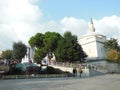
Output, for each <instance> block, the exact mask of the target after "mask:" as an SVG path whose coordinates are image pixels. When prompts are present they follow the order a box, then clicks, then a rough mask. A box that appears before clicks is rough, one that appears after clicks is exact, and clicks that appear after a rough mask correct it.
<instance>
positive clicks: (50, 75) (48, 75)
mask: <svg viewBox="0 0 120 90" xmlns="http://www.w3.org/2000/svg"><path fill="white" fill-rule="evenodd" d="M67 76H68V75H67V74H37V75H35V74H31V75H3V76H2V79H31V78H62V77H67Z"/></svg>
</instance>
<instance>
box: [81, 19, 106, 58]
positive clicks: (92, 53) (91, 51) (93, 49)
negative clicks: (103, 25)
mask: <svg viewBox="0 0 120 90" xmlns="http://www.w3.org/2000/svg"><path fill="white" fill-rule="evenodd" d="M105 41H106V36H104V35H101V34H97V33H96V32H95V27H94V24H93V21H92V19H91V22H90V28H89V33H88V34H87V35H85V36H83V37H81V38H80V40H79V44H80V45H81V47H82V48H83V51H84V52H85V53H86V54H87V55H88V57H87V58H86V59H87V60H101V59H105V57H106V52H107V51H106V49H105V48H104V42H105Z"/></svg>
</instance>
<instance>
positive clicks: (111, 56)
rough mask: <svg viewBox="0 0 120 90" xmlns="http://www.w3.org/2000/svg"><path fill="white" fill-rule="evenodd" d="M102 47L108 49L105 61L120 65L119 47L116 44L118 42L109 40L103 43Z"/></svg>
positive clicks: (112, 39)
mask: <svg viewBox="0 0 120 90" xmlns="http://www.w3.org/2000/svg"><path fill="white" fill-rule="evenodd" d="M104 47H105V48H107V49H108V53H107V55H106V60H107V61H111V62H118V63H120V45H119V44H118V40H117V39H114V38H110V40H107V41H106V42H105V43H104Z"/></svg>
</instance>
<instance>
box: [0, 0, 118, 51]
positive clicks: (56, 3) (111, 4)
mask: <svg viewBox="0 0 120 90" xmlns="http://www.w3.org/2000/svg"><path fill="white" fill-rule="evenodd" d="M119 3H120V0H0V51H2V50H7V49H12V45H13V42H18V41H22V42H23V43H24V44H26V45H29V44H28V40H29V39H30V37H32V36H34V35H35V34H36V33H43V34H44V33H45V32H47V31H50V32H58V33H60V34H61V35H63V34H64V32H66V31H71V32H72V34H74V35H77V36H78V40H79V38H80V37H82V36H84V35H86V34H87V33H88V31H89V24H90V19H91V18H92V19H93V23H94V26H95V29H96V32H97V33H99V34H102V35H105V36H106V37H107V38H116V39H118V41H120V6H119Z"/></svg>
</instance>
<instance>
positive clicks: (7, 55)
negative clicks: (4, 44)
mask: <svg viewBox="0 0 120 90" xmlns="http://www.w3.org/2000/svg"><path fill="white" fill-rule="evenodd" d="M1 58H3V59H7V60H9V59H12V50H5V51H2V54H1Z"/></svg>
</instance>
